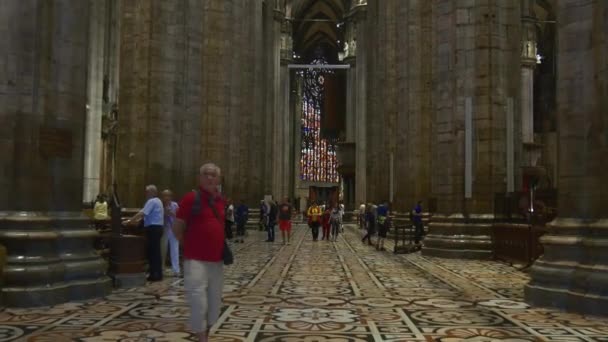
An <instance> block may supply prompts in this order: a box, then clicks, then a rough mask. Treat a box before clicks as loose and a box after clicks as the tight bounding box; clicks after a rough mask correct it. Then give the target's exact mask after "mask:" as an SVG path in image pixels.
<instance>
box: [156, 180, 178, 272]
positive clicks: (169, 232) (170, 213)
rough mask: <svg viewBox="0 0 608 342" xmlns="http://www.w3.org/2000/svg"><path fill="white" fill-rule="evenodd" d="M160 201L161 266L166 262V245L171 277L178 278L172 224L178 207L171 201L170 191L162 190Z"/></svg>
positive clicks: (176, 252)
mask: <svg viewBox="0 0 608 342" xmlns="http://www.w3.org/2000/svg"><path fill="white" fill-rule="evenodd" d="M162 201H163V205H164V207H165V225H164V227H165V229H164V231H163V237H162V238H161V240H160V243H161V245H160V252H161V257H162V265H163V268H164V267H165V260H167V244H168V245H169V254H170V255H171V270H172V271H173V276H174V277H178V276H180V267H179V241H178V240H177V238H176V237H175V234H173V229H172V227H173V222H174V221H175V214H176V213H177V209H178V208H179V205H177V203H176V202H174V201H173V193H172V192H171V190H164V191H163V192H162Z"/></svg>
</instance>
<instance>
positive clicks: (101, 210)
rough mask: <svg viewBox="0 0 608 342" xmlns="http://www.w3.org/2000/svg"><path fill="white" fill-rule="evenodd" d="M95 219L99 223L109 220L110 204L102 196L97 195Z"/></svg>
mask: <svg viewBox="0 0 608 342" xmlns="http://www.w3.org/2000/svg"><path fill="white" fill-rule="evenodd" d="M93 219H95V220H99V221H102V220H107V219H108V202H107V201H106V197H105V196H104V195H102V194H99V195H97V198H96V199H95V205H94V206H93Z"/></svg>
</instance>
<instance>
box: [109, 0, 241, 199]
mask: <svg viewBox="0 0 608 342" xmlns="http://www.w3.org/2000/svg"><path fill="white" fill-rule="evenodd" d="M219 5H222V4H220V3H215V2H205V6H211V7H214V6H215V7H219V8H220V9H222V11H224V9H223V6H219ZM205 13H211V14H209V16H210V17H211V16H213V15H215V13H216V12H215V11H207V12H205ZM219 13H223V12H221V11H220V12H219ZM209 21H210V20H208V17H203V8H202V6H201V5H200V2H196V1H183V2H169V3H165V2H162V1H159V0H153V1H143V2H141V1H121V32H120V33H121V57H120V69H121V72H120V84H121V86H120V108H119V116H118V119H119V131H118V134H119V135H118V140H119V141H118V151H117V154H118V156H117V159H118V160H117V178H118V192H119V194H120V195H121V200H122V201H123V203H124V205H125V206H131V207H138V206H141V205H142V204H143V200H144V198H143V197H144V187H145V185H146V184H156V185H157V186H158V187H159V188H161V189H162V188H172V189H173V190H174V191H175V192H176V194H182V193H183V192H185V191H189V190H190V189H192V186H193V184H195V178H194V176H195V174H196V170H197V168H198V166H200V165H199V164H200V163H201V161H202V160H204V159H206V158H208V159H211V160H214V161H216V162H217V163H218V164H220V166H222V165H221V164H222V162H223V159H222V157H224V156H225V155H226V154H225V153H223V150H222V146H224V144H227V142H226V141H227V140H226V139H225V132H224V123H225V122H226V121H227V118H228V114H229V113H228V110H227V108H229V102H228V101H229V98H228V96H229V95H228V94H226V91H225V90H226V89H225V88H224V87H223V86H222V85H223V84H224V83H226V84H230V81H229V80H224V79H223V78H225V77H226V75H230V72H229V68H227V63H229V62H230V59H228V58H224V57H223V55H222V53H218V52H217V49H218V48H221V47H222V44H223V42H224V38H223V37H224V36H223V34H224V33H223V32H221V31H220V29H221V28H223V27H224V26H220V28H218V32H214V33H213V34H210V36H209V45H212V47H209V49H201V40H202V38H201V36H202V33H201V31H202V30H204V28H205V25H208V22H209ZM225 21H227V19H226V20H225ZM219 22H220V23H223V22H222V21H219ZM201 23H202V24H201ZM226 25H227V23H226ZM220 40H221V42H222V44H217V42H218V41H220ZM201 51H203V52H201ZM222 52H223V51H222ZM205 53H206V54H205ZM208 55H211V56H212V57H209V56H208ZM215 56H221V58H220V57H215ZM217 60H220V61H221V63H218V64H219V65H218V64H215V62H216V61H217ZM205 62H207V65H208V66H209V67H210V68H213V69H212V70H213V75H220V76H218V77H221V79H219V80H216V79H214V78H212V76H210V75H212V73H211V71H210V70H208V69H206V68H204V67H203V68H202V69H203V70H202V72H201V66H202V65H205ZM224 63H226V64H224ZM228 65H229V64H228ZM220 70H221V72H219V71H220ZM201 74H202V75H201ZM202 79H204V81H208V83H209V84H211V85H212V86H209V87H208V88H205V89H201V87H200V84H201V82H203V81H202ZM216 89H221V94H220V95H221V96H212V95H215V93H214V91H215V90H216ZM201 95H203V96H201ZM210 99H212V100H210ZM203 101H205V102H203ZM218 102H219V103H218ZM204 105H207V108H206V109H207V111H206V112H207V113H209V115H214V116H217V118H218V119H217V120H213V122H212V123H213V125H211V124H209V123H208V122H203V120H202V119H201V113H202V109H201V108H203V106H204ZM202 127H204V128H207V130H204V131H203V129H202ZM201 142H203V146H205V147H206V150H207V152H208V153H207V154H206V155H202V152H201V149H200V146H201ZM186 155H188V157H186ZM201 157H202V158H201ZM205 157H206V158H205Z"/></svg>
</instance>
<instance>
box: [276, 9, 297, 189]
mask: <svg viewBox="0 0 608 342" xmlns="http://www.w3.org/2000/svg"><path fill="white" fill-rule="evenodd" d="M280 54H281V70H280V81H281V83H280V86H279V93H278V96H277V100H278V101H279V112H278V118H277V119H278V123H279V132H280V134H281V135H282V141H283V144H282V145H281V146H280V147H279V151H278V152H279V154H280V156H281V157H280V159H281V160H282V163H281V164H280V165H277V166H279V167H280V168H281V182H280V184H281V186H280V192H279V193H277V194H275V196H277V197H276V198H277V200H280V199H282V198H284V197H286V196H288V197H291V195H292V194H293V193H294V189H291V188H290V184H291V183H292V182H291V181H290V177H291V176H292V173H291V172H290V171H291V170H292V168H291V167H290V164H291V163H290V161H291V160H292V152H291V148H290V147H291V144H292V141H293V134H292V130H291V127H292V126H293V125H292V122H293V120H294V117H293V116H292V114H293V110H292V108H291V101H290V95H291V89H290V88H291V87H290V83H291V82H290V80H291V75H290V71H289V68H288V67H287V66H288V64H289V63H291V61H292V60H293V42H292V34H291V23H290V22H289V21H286V20H285V21H283V24H282V26H281V50H280ZM297 121H298V122H299V121H300V120H297Z"/></svg>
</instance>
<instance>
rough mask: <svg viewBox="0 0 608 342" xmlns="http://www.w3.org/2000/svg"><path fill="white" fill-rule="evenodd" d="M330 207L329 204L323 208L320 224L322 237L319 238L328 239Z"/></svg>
mask: <svg viewBox="0 0 608 342" xmlns="http://www.w3.org/2000/svg"><path fill="white" fill-rule="evenodd" d="M330 219H331V209H330V208H329V206H327V207H325V209H323V216H322V217H321V225H322V226H323V237H322V238H321V240H327V241H329V231H330V229H331V222H330Z"/></svg>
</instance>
